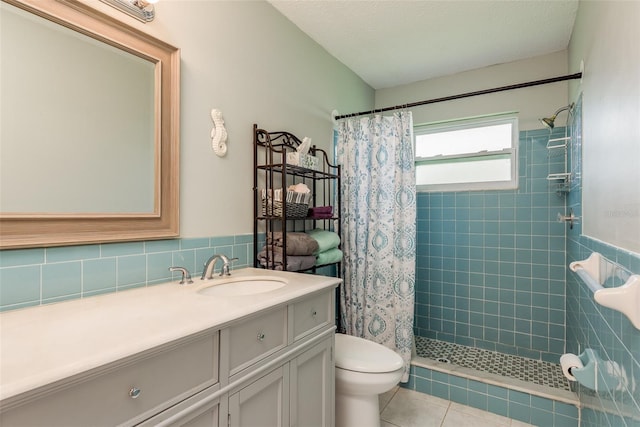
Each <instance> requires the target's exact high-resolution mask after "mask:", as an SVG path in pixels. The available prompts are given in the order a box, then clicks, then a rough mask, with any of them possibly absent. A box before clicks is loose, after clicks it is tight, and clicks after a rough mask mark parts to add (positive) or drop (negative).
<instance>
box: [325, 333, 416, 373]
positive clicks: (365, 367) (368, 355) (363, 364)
mask: <svg viewBox="0 0 640 427" xmlns="http://www.w3.org/2000/svg"><path fill="white" fill-rule="evenodd" d="M335 355H336V367H337V368H341V369H346V370H349V371H356V372H373V373H375V372H393V371H397V370H398V369H400V368H402V366H403V365H404V362H403V361H402V358H401V357H400V356H399V355H398V354H397V353H396V352H395V351H393V350H390V349H388V348H387V347H385V346H383V345H382V344H378V343H375V342H373V341H369V340H366V339H364V338H358V337H354V336H351V335H345V334H336V352H335Z"/></svg>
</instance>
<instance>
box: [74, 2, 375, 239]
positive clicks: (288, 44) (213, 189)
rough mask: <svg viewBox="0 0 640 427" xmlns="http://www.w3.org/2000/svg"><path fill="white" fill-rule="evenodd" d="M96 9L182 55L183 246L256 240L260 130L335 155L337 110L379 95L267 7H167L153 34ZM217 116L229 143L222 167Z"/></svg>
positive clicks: (161, 6) (369, 102)
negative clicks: (239, 237)
mask: <svg viewBox="0 0 640 427" xmlns="http://www.w3.org/2000/svg"><path fill="white" fill-rule="evenodd" d="M87 1H90V3H91V4H92V5H93V6H94V7H96V8H99V9H100V10H103V11H105V12H107V13H109V14H111V15H113V16H117V17H118V19H120V20H122V21H124V22H126V23H129V24H131V25H135V26H136V27H138V28H142V29H143V30H144V31H147V32H148V33H150V34H152V35H154V36H156V37H158V38H160V39H162V40H164V41H166V42H168V43H171V44H173V45H174V46H177V47H179V48H180V49H181V56H182V63H181V64H182V69H181V73H182V85H181V91H182V93H181V98H182V99H181V124H180V125H181V150H180V151H181V162H180V167H181V176H180V180H181V186H180V187H181V202H180V215H181V219H180V227H181V236H182V237H209V236H227V235H235V234H246V233H251V232H252V230H253V219H252V217H253V191H252V186H253V170H252V168H253V147H252V141H253V139H252V127H253V123H257V124H258V125H259V126H260V127H262V128H264V129H267V130H287V131H290V132H293V133H295V134H296V135H298V136H299V137H301V138H302V137H303V136H309V137H311V138H312V142H313V143H314V144H316V145H318V146H319V147H325V148H329V147H330V143H331V141H332V122H331V118H330V113H331V111H332V110H333V109H334V108H335V109H338V110H339V111H345V112H349V111H360V110H363V109H370V108H372V106H373V102H374V91H373V89H372V88H371V87H369V86H368V85H367V84H365V83H364V82H363V81H362V80H361V79H360V78H359V77H357V76H356V75H355V74H354V73H353V72H352V71H350V70H349V69H347V68H346V67H345V66H344V65H343V64H342V63H340V62H339V61H337V60H336V59H335V58H333V57H332V56H330V55H329V54H328V53H327V52H326V51H325V50H324V49H323V48H322V47H320V46H319V45H318V44H316V43H315V42H313V41H312V40H311V39H310V38H308V37H307V36H306V35H305V34H304V33H302V32H301V31H300V30H299V29H298V28H297V27H295V26H294V25H293V24H292V23H291V22H289V21H288V20H287V19H286V18H284V17H283V16H282V15H281V14H280V13H279V12H277V11H276V10H275V9H274V8H273V7H272V6H271V5H269V4H268V3H266V2H264V1H213V0H199V1H198V0H192V1H176V0H163V1H161V2H159V3H157V4H156V5H155V6H156V18H155V20H154V21H153V22H151V23H148V24H143V23H141V22H139V21H136V20H135V19H133V18H129V17H128V16H126V15H124V14H122V13H119V12H117V11H115V12H114V11H113V9H112V8H110V7H109V6H107V5H104V4H102V3H100V2H98V1H97V0H87ZM212 108H218V109H220V110H221V111H222V113H223V117H224V120H225V124H226V128H227V131H228V134H229V140H228V154H227V156H226V157H223V158H219V157H217V156H216V155H215V154H214V153H213V151H212V149H211V140H210V132H211V127H212V122H211V118H210V115H209V113H210V111H211V109H212Z"/></svg>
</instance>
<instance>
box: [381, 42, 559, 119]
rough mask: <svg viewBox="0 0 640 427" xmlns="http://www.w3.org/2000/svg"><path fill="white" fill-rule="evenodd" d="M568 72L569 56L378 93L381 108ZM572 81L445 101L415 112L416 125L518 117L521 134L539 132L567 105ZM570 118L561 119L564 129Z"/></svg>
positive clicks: (556, 55)
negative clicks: (500, 115)
mask: <svg viewBox="0 0 640 427" xmlns="http://www.w3.org/2000/svg"><path fill="white" fill-rule="evenodd" d="M566 74H569V73H568V72H567V52H566V51H561V52H556V53H552V54H549V55H543V56H538V57H535V58H530V59H525V60H521V61H515V62H509V63H505V64H499V65H494V66H491V67H485V68H480V69H477V70H472V71H467V72H464V73H458V74H453V75H450V76H445V77H440V78H435V79H430V80H424V81H421V82H417V83H413V84H409V85H404V86H398V87H394V88H390V89H382V90H378V91H376V101H375V102H376V108H382V107H388V106H393V105H400V104H405V103H411V102H418V101H423V100H428V99H434V98H440V97H445V96H450V95H457V94H461V93H466V92H473V91H478V90H484V89H491V88H495V87H502V86H507V85H512V84H518V83H525V82H529V81H532V80H541V79H546V78H550V77H557V76H564V75H566ZM567 88H568V84H567V82H557V83H551V84H547V85H541V86H535V87H531V88H525V89H516V90H510V91H505V92H499V93H494V94H489V95H481V96H474V97H470V98H464V99H458V100H455V101H446V102H441V103H436V104H429V105H425V106H420V107H415V108H413V109H412V111H413V122H414V123H415V124H421V123H430V122H437V121H441V120H450V119H459V118H464V117H473V116H478V115H485V114H492V113H502V112H508V111H517V112H519V115H518V116H519V128H520V130H530V129H539V128H541V127H542V126H541V125H540V122H539V121H538V119H539V118H541V117H548V116H549V115H551V114H553V112H554V111H555V110H557V109H558V108H560V107H563V106H565V105H567V104H568V96H567ZM565 119H566V116H565V115H562V116H561V117H559V118H558V120H559V122H558V123H560V124H562V125H564V121H565Z"/></svg>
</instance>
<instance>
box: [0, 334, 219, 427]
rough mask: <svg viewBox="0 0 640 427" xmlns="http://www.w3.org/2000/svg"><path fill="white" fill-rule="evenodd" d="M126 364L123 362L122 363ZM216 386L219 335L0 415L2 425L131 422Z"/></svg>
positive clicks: (141, 360) (119, 368)
mask: <svg viewBox="0 0 640 427" xmlns="http://www.w3.org/2000/svg"><path fill="white" fill-rule="evenodd" d="M125 363H126V362H125ZM217 382H218V334H217V333H216V334H215V335H207V336H205V337H200V338H197V339H194V340H189V341H185V342H184V343H183V344H180V345H179V346H178V347H174V348H171V349H170V350H167V351H162V352H160V353H157V354H154V355H151V356H149V357H144V358H137V359H136V360H135V361H133V362H131V363H126V364H124V365H119V366H117V367H113V368H111V369H108V370H105V371H104V372H101V373H100V374H99V375H98V376H93V377H92V378H91V379H88V380H83V379H77V380H75V381H74V385H72V386H70V387H66V388H63V389H60V390H58V391H55V392H51V393H47V394H45V395H43V396H42V397H39V398H38V399H37V400H33V401H30V402H28V403H26V404H23V405H20V406H17V407H15V408H12V409H9V410H8V411H6V412H2V413H1V414H0V425H6V426H36V425H40V426H45V425H46V426H107V425H111V426H113V425H119V424H123V423H124V424H126V425H130V424H134V423H137V422H140V421H143V420H144V419H146V418H148V417H149V416H151V415H153V414H155V413H157V412H159V411H161V410H163V409H165V408H167V407H169V406H171V405H173V404H175V403H177V402H179V401H181V400H183V399H185V398H186V397H188V396H191V395H193V394H195V393H196V392H198V391H200V390H203V389H205V388H206V387H209V386H211V385H213V384H215V383H217Z"/></svg>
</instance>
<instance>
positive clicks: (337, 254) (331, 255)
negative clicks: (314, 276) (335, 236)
mask: <svg viewBox="0 0 640 427" xmlns="http://www.w3.org/2000/svg"><path fill="white" fill-rule="evenodd" d="M342 257H343V253H342V251H341V250H340V249H338V248H333V249H329V250H328V251H324V252H320V253H319V254H318V255H316V265H325V264H333V263H336V262H341V261H342Z"/></svg>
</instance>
